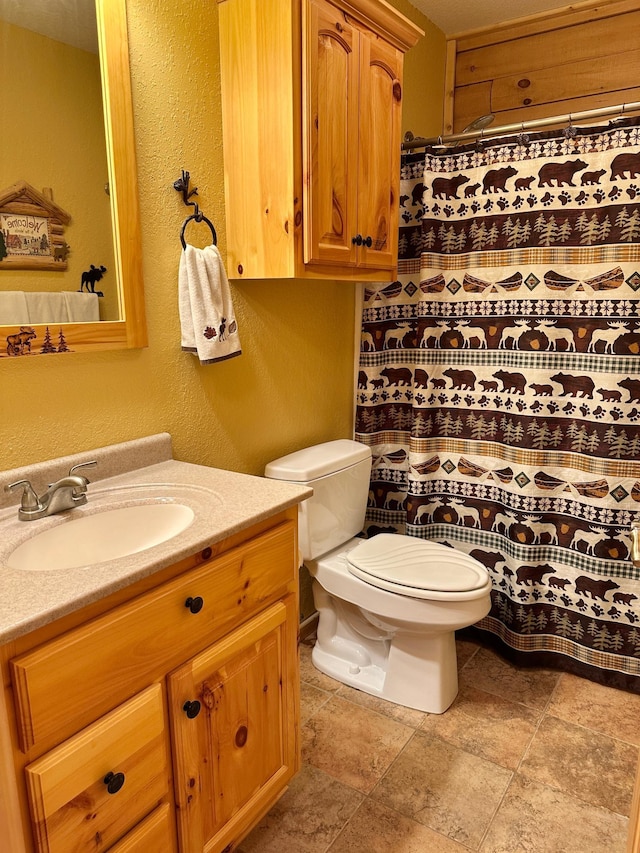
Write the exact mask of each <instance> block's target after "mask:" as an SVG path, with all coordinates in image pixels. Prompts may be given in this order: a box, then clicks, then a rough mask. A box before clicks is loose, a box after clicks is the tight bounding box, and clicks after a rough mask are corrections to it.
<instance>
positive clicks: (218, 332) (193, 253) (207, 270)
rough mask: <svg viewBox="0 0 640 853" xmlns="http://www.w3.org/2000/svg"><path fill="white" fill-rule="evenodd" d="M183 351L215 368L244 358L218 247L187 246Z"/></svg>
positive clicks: (182, 279) (181, 280)
mask: <svg viewBox="0 0 640 853" xmlns="http://www.w3.org/2000/svg"><path fill="white" fill-rule="evenodd" d="M178 294H179V300H178V305H179V310H180V326H181V332H182V336H181V337H182V340H181V343H182V349H183V350H184V351H185V352H192V353H194V354H196V355H197V356H198V358H199V359H200V361H201V363H202V364H211V363H213V362H214V361H222V360H224V359H227V358H233V357H234V356H236V355H240V354H241V353H242V350H241V348H240V337H239V335H238V324H237V322H236V318H235V314H234V311H233V303H232V302H231V293H230V291H229V282H228V280H227V274H226V272H225V269H224V264H223V263H222V258H221V257H220V252H219V251H218V247H217V246H206V247H205V248H204V249H197V248H196V247H195V246H190V245H189V244H187V246H186V248H185V249H184V250H183V252H182V255H181V257H180V271H179V277H178Z"/></svg>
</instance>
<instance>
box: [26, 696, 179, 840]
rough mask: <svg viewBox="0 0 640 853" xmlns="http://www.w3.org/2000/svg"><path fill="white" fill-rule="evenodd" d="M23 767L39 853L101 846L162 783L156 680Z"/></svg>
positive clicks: (140, 812) (154, 799) (140, 813)
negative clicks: (127, 700) (90, 724)
mask: <svg viewBox="0 0 640 853" xmlns="http://www.w3.org/2000/svg"><path fill="white" fill-rule="evenodd" d="M25 774H26V778H27V790H28V796H29V805H30V807H31V815H32V818H33V824H34V838H35V842H36V849H37V851H38V853H40V851H42V853H45V852H46V853H70V851H74V850H77V851H84V850H94V851H96V853H98V851H101V850H106V849H107V848H108V847H109V846H110V845H112V844H114V842H116V841H118V839H120V838H122V836H123V835H125V833H126V832H127V831H128V830H129V829H131V827H133V826H135V824H136V823H138V821H139V820H141V818H143V817H144V816H145V815H147V814H148V813H149V812H150V811H152V809H153V808H154V807H155V806H156V805H157V804H158V802H159V801H160V800H161V799H162V797H163V796H165V795H166V793H167V790H168V769H167V754H166V733H165V729H164V711H163V703H162V688H161V686H160V684H154V685H152V686H151V687H149V688H147V689H146V690H144V691H143V692H142V693H140V694H138V695H137V696H135V697H134V698H133V699H131V700H130V701H129V702H127V703H125V704H124V705H121V706H120V707H119V708H116V709H115V710H114V711H112V712H111V713H110V714H107V715H106V716H105V717H103V718H102V719H101V720H98V722H96V723H94V724H93V725H92V726H89V727H87V728H86V729H84V730H83V731H81V732H79V733H78V734H77V735H75V736H74V737H72V738H70V739H69V740H67V741H65V742H64V743H62V744H60V746H57V747H56V748H55V749H53V750H51V751H50V752H48V753H47V754H46V755H44V756H43V757H42V758H39V759H38V760H37V761H34V762H32V763H31V764H29V765H27V767H26V768H25ZM109 780H110V781H109Z"/></svg>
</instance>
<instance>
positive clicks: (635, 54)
mask: <svg viewBox="0 0 640 853" xmlns="http://www.w3.org/2000/svg"><path fill="white" fill-rule="evenodd" d="M447 63H448V65H447V91H446V93H445V117H444V133H445V134H447V133H457V132H460V131H461V130H462V129H463V128H465V127H466V126H467V125H468V124H469V123H470V122H471V121H473V119H475V118H476V117H478V116H481V115H485V114H487V113H493V114H494V115H495V116H496V118H495V121H494V123H493V124H494V126H498V125H503V124H512V123H515V122H520V121H530V120H532V119H537V118H543V117H547V116H555V115H564V114H567V113H572V112H573V113H575V112H580V111H581V110H591V109H596V108H598V107H603V106H613V105H616V104H622V103H625V102H626V103H629V102H631V101H640V0H610V2H608V0H602V2H593V0H589V2H583V3H576V4H573V5H571V6H566V7H563V8H561V9H557V10H554V11H552V12H547V13H543V14H539V15H535V16H531V17H529V18H520V19H518V21H516V22H513V21H512V22H511V23H506V24H503V25H498V26H494V27H488V28H485V29H482V30H474V31H470V32H466V33H460V34H458V35H456V36H454V37H452V38H450V39H449V40H448V51H447Z"/></svg>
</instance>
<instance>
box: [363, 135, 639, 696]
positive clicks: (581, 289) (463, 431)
mask: <svg viewBox="0 0 640 853" xmlns="http://www.w3.org/2000/svg"><path fill="white" fill-rule="evenodd" d="M400 218H401V227H400V241H399V245H400V248H399V255H400V257H399V269H398V281H396V282H394V283H392V284H387V285H379V286H377V285H373V286H372V285H367V288H366V290H365V302H364V310H363V325H362V335H361V359H360V370H359V374H358V387H357V413H356V436H357V438H358V440H360V441H362V442H364V443H366V444H368V445H370V446H371V448H372V452H373V457H374V465H373V471H372V482H371V490H370V496H369V508H368V514H367V532H368V534H369V535H372V534H375V533H377V532H381V531H399V532H404V533H407V534H408V535H411V536H419V537H423V538H428V539H434V540H437V541H440V542H444V543H446V544H449V545H451V546H453V547H455V548H458V549H460V550H463V551H465V552H467V553H470V554H471V555H472V556H474V557H476V558H477V559H478V560H479V561H480V562H482V563H483V564H484V565H485V566H487V568H488V570H489V571H490V573H491V575H492V580H493V591H492V609H491V612H490V613H489V615H488V616H487V617H486V618H485V619H483V620H482V621H481V622H480V623H479V625H478V628H479V629H481V630H482V631H483V632H485V633H484V637H485V638H486V639H487V640H492V641H495V642H496V643H497V644H498V645H500V646H501V648H502V650H503V652H504V653H505V654H507V655H508V656H509V657H511V658H512V659H514V660H515V661H517V662H521V663H524V664H527V663H529V664H540V665H552V666H557V667H559V668H563V669H567V670H570V671H573V672H576V673H578V674H581V675H584V676H586V677H590V678H592V679H594V680H598V681H600V682H602V683H606V684H610V685H617V686H621V687H626V688H627V689H631V690H634V691H637V692H640V678H638V676H639V675H640V580H639V578H640V570H639V569H636V568H634V566H633V564H632V562H631V559H630V538H629V528H630V525H631V523H632V521H634V520H635V519H636V518H640V375H639V368H640V358H639V354H640V301H639V299H638V290H639V289H640V248H639V245H638V244H639V241H640V126H639V123H638V121H636V120H630V119H626V120H625V121H623V122H622V123H616V124H612V125H610V126H602V127H596V128H576V127H570V128H567V129H566V130H565V131H553V132H546V133H537V134H531V135H529V136H528V137H526V136H524V134H521V135H519V136H517V137H510V138H503V139H499V140H495V141H492V142H485V143H484V144H483V143H480V144H477V145H467V146H464V147H458V148H442V147H439V148H433V149H428V150H427V151H426V154H425V153H421V154H408V155H405V156H404V157H403V161H402V179H401V197H400Z"/></svg>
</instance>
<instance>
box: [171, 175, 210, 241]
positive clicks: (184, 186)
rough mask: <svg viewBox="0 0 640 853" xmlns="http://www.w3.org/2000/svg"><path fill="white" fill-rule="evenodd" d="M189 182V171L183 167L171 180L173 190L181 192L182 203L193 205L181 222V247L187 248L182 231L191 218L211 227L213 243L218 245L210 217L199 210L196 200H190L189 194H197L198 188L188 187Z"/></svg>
mask: <svg viewBox="0 0 640 853" xmlns="http://www.w3.org/2000/svg"><path fill="white" fill-rule="evenodd" d="M189 182H190V175H189V172H187V171H185V170H184V169H182V174H181V176H180V177H179V178H178V180H177V181H174V182H173V188H174V190H176V191H177V192H179V193H182V201H183V202H184V204H186V205H187V206H188V207H193V209H194V210H193V213H192V214H191V215H190V216H187V218H186V219H185V221H184V222H183V224H182V230H181V231H180V242H181V243H182V248H183V249H186V248H187V244H186V242H185V239H184V232H185V228H186V227H187V224H188V223H189V222H191V221H192V220H194V221H195V222H205V223H206V224H207V225H208V226H209V228H210V229H211V236H212V237H213V245H214V246H217V245H218V235H217V234H216V229H215V228H214V227H213V223H212V222H211V220H210V219H207V217H206V216H205V215H204V213H203V212H202V211H201V210H200V208H199V207H198V202H197V201H190V199H191V196H193V195H198V188H197V187H192V188H189Z"/></svg>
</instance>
